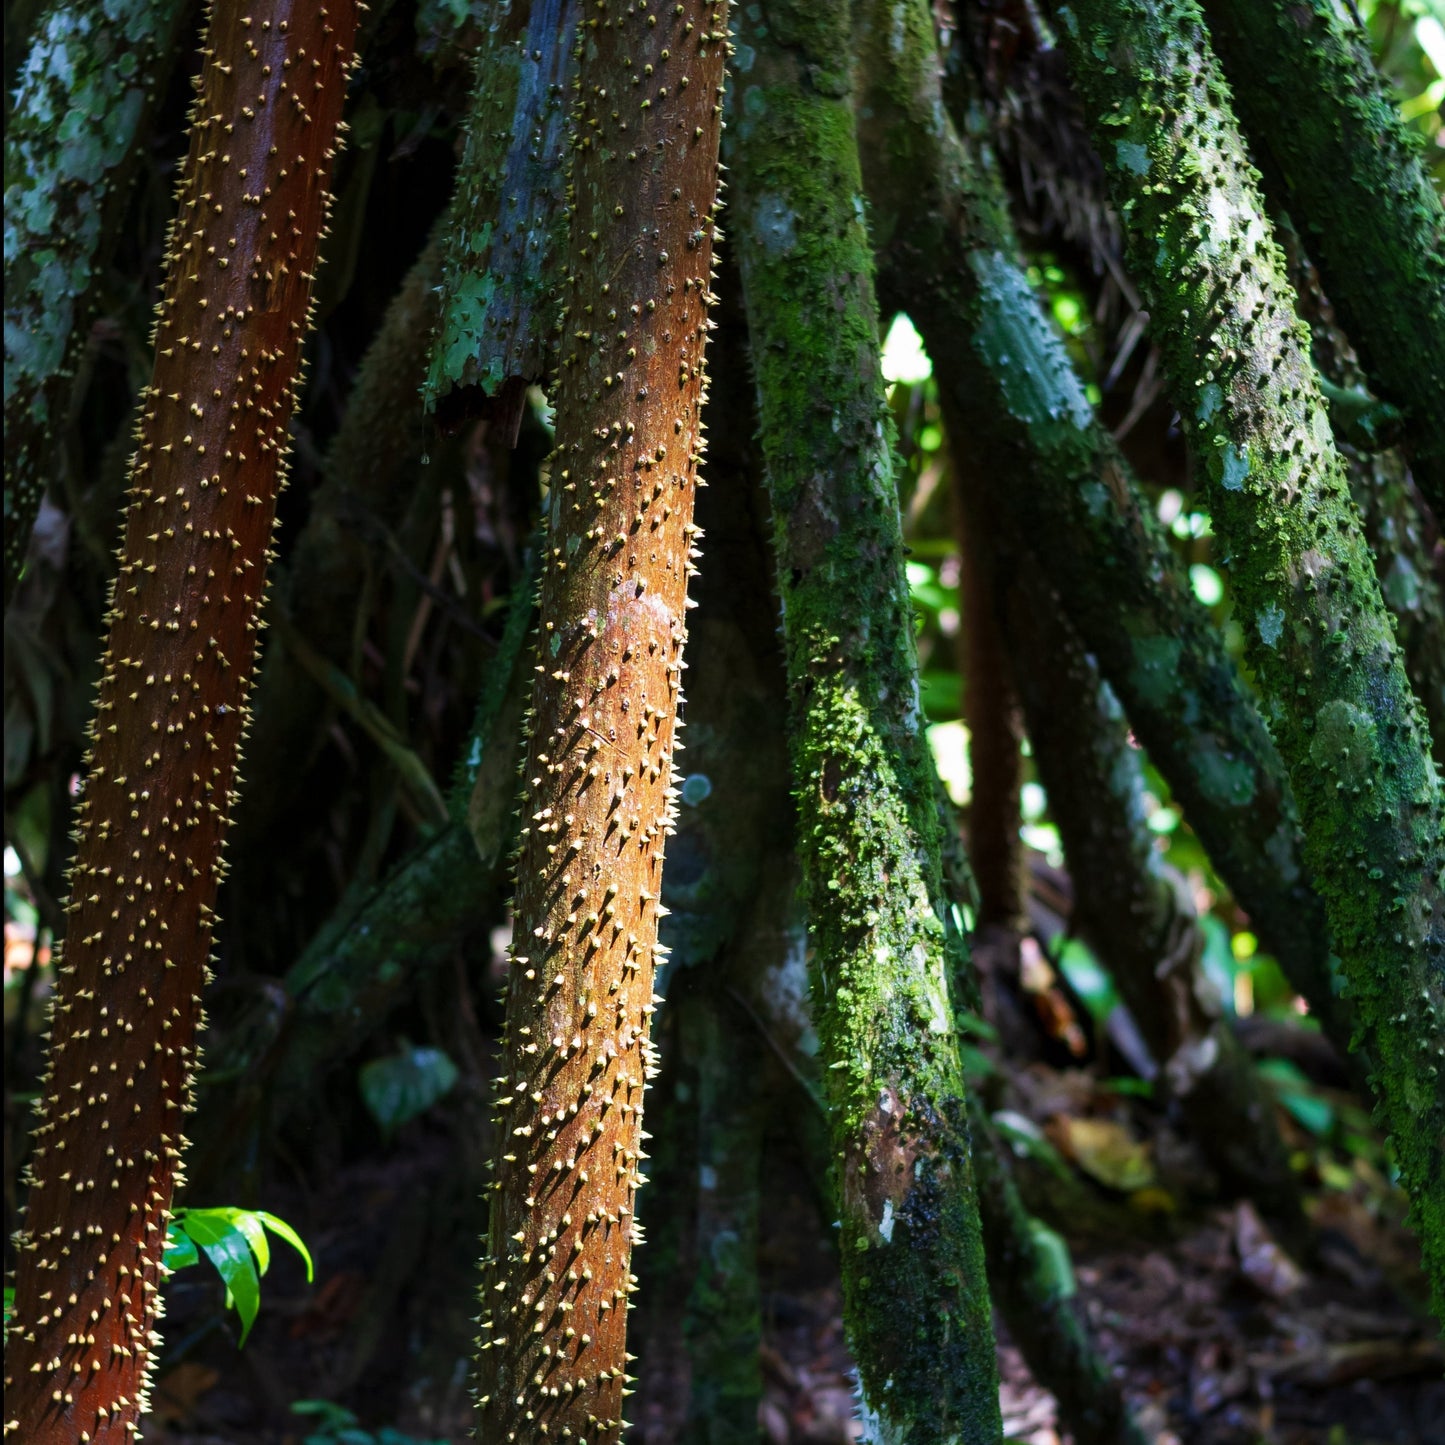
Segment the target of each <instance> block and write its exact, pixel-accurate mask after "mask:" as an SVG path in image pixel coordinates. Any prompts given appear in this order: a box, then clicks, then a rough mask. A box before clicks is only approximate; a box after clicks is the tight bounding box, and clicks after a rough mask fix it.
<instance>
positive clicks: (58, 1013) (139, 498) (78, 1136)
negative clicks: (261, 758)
mask: <svg viewBox="0 0 1445 1445" xmlns="http://www.w3.org/2000/svg"><path fill="white" fill-rule="evenodd" d="M357 8H358V7H357V5H356V3H355V0H332V3H331V4H330V5H329V6H325V7H323V6H321V5H316V4H310V3H302V0H249V3H247V4H246V5H244V6H243V5H241V4H240V3H238V0H217V3H216V4H215V7H214V10H213V13H212V17H211V24H210V30H209V34H208V38H207V42H206V51H205V70H204V74H203V77H202V80H201V86H200V94H199V96H198V97H197V100H196V105H195V109H194V112H193V114H192V122H191V144H190V153H189V155H188V157H187V159H186V163H185V169H184V172H183V176H182V181H181V187H180V194H179V198H178V199H179V205H178V210H177V216H176V220H175V224H174V227H173V230H172V233H171V245H170V252H169V255H168V259H167V273H166V286H165V293H164V297H163V299H162V301H161V304H160V307H159V311H158V319H157V325H156V334H155V346H156V357H155V369H154V371H153V373H152V378H151V385H150V388H149V390H148V392H147V393H146V396H145V398H144V407H143V416H142V420H141V424H140V429H139V435H138V449H137V451H136V455H135V459H134V462H133V464H132V471H131V491H130V499H129V504H128V506H127V509H126V517H125V535H124V541H123V545H122V552H121V563H120V573H119V577H118V579H117V581H116V584H115V593H114V598H113V606H112V609H111V612H110V616H109V619H108V622H109V630H108V635H107V639H106V649H105V655H104V658H103V675H102V679H101V685H100V697H99V701H98V703H97V715H96V722H95V724H94V727H93V730H92V737H93V746H92V751H91V759H90V774H89V778H88V780H87V783H86V789H85V797H84V799H83V801H82V803H81V805H80V809H79V822H78V847H77V853H76V858H75V864H74V869H73V873H72V878H71V882H72V895H73V896H72V899H71V903H70V906H69V912H70V921H69V933H68V938H67V942H66V949H65V960H64V962H63V964H62V965H61V967H60V970H59V981H58V987H57V995H56V1002H55V1011H54V1015H53V1022H52V1027H51V1038H50V1054H49V1064H48V1069H47V1075H46V1081H45V1088H44V1099H43V1104H42V1108H41V1113H40V1117H39V1120H38V1122H37V1124H36V1128H35V1135H34V1150H33V1154H32V1157H31V1163H30V1195H29V1202H28V1206H27V1214H26V1227H25V1230H24V1232H23V1234H22V1235H21V1237H20V1251H19V1265H18V1268H17V1271H16V1281H15V1318H14V1319H13V1320H12V1322H11V1327H10V1332H9V1341H8V1346H7V1349H6V1354H5V1377H6V1378H5V1393H6V1401H5V1433H6V1435H7V1437H10V1436H13V1437H14V1438H15V1439H17V1440H23V1441H25V1442H26V1445H62V1442H64V1445H70V1442H73V1441H76V1440H82V1441H107V1442H120V1441H125V1440H128V1439H129V1438H130V1437H132V1436H133V1435H134V1433H135V1426H136V1421H137V1420H138V1418H139V1416H140V1414H141V1412H142V1410H143V1408H144V1399H145V1392H146V1387H147V1378H148V1374H149V1370H150V1366H151V1362H152V1356H153V1351H154V1345H155V1334H154V1327H155V1324H156V1321H157V1319H158V1318H159V1314H160V1287H161V1279H162V1266H161V1259H162V1252H163V1248H164V1244H165V1236H166V1226H167V1223H168V1221H169V1218H170V1206H171V1200H172V1196H173V1193H174V1190H175V1188H176V1186H177V1184H178V1183H179V1180H180V1167H181V1156H182V1151H183V1149H184V1146H185V1140H184V1138H183V1137H182V1134H181V1127H182V1121H183V1119H184V1116H185V1114H186V1111H187V1109H188V1107H189V1103H190V1091H191V1081H192V1077H193V1075H194V1071H195V1065H196V1047H197V1045H196V1038H197V1033H198V1031H199V1028H200V1025H201V989H202V986H203V984H204V981H205V973H206V959H207V955H208V953H209V951H210V947H211V930H212V921H213V918H214V914H213V912H212V908H213V905H214V902H215V897H216V888H217V883H218V881H219V878H220V875H221V850H222V843H223V840H224V837H225V831H226V826H227V822H228V819H229V816H230V810H231V802H232V799H233V797H234V790H235V785H236V762H237V757H238V754H239V750H240V743H241V734H242V730H243V728H244V725H245V718H246V699H247V693H248V690H249V687H250V679H251V674H252V669H253V664H254V660H255V653H256V628H257V615H258V610H259V607H260V602H261V595H262V589H263V586H264V579H265V574H266V562H267V555H268V547H269V543H270V537H271V527H272V522H273V519H274V514H275V498H276V492H277V489H278V485H279V483H280V480H281V477H282V474H283V471H284V466H285V457H286V453H287V450H288V448H289V445H290V443H289V438H288V435H287V424H288V422H289V420H290V417H291V412H292V408H293V406H294V402H295V395H296V385H297V379H298V376H299V374H300V366H301V343H302V339H303V337H304V335H305V332H306V328H307V320H308V310H309V306H310V294H311V279H312V273H313V271H314V270H315V266H316V257H317V247H318V243H319V240H320V236H321V233H322V228H323V222H324V219H325V213H326V206H327V194H328V191H327V187H328V182H329V178H330V174H331V164H332V158H333V154H334V147H335V144H336V137H337V132H338V129H339V126H340V120H341V109H342V102H343V100H344V97H345V92H346V76H347V71H348V67H349V66H350V64H351V61H352V54H353V45H354V38H355V31H356V17H357Z"/></svg>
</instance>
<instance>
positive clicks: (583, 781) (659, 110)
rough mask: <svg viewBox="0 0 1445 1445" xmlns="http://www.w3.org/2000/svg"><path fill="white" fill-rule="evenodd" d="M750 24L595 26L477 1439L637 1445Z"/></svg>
mask: <svg viewBox="0 0 1445 1445" xmlns="http://www.w3.org/2000/svg"><path fill="white" fill-rule="evenodd" d="M726 28H727V15H726V7H725V5H724V4H722V3H718V4H707V3H699V0H691V3H688V0H682V3H654V4H652V5H650V6H649V5H648V4H645V3H643V0H627V3H619V0H604V3H600V4H597V5H595V6H589V7H588V8H587V11H586V18H585V19H584V22H583V25H582V27H581V51H580V57H579V59H580V65H579V79H578V84H577V89H576V91H575V92H574V106H573V114H572V122H571V147H572V150H571V155H572V164H571V168H570V171H569V176H568V180H569V201H570V203H571V207H572V210H571V216H570V220H569V241H568V253H567V258H566V266H567V274H566V277H565V282H564V291H563V294H564V298H565V305H566V311H565V315H564V319H563V324H562V344H561V348H560V356H559V363H560V364H559V369H558V392H557V450H556V453H555V455H554V457H553V459H552V473H551V491H550V496H549V507H550V518H549V532H548V538H547V544H546V545H547V556H546V566H545V571H544V575H543V580H542V589H541V611H540V629H541V630H540V638H541V644H540V654H539V658H538V671H537V677H536V683H535V688H534V692H533V699H532V703H533V715H532V724H531V742H530V746H529V754H528V762H527V771H526V777H525V782H524V789H525V792H524V798H525V811H524V817H523V825H524V826H523V838H522V843H521V851H520V855H519V859H518V878H517V903H516V912H515V919H516V921H515V942H514V957H513V961H512V974H511V992H510V998H509V1002H508V1008H507V1030H508V1037H507V1046H506V1074H505V1076H504V1078H503V1080H502V1087H501V1088H500V1089H499V1091H498V1092H499V1096H500V1098H499V1104H500V1112H499V1119H498V1135H499V1144H500V1148H499V1152H500V1155H501V1158H500V1161H499V1166H498V1171H497V1184H496V1192H495V1195H494V1197H493V1201H492V1218H491V1240H490V1257H489V1259H488V1260H487V1261H486V1263H485V1266H484V1271H483V1285H482V1338H481V1342H480V1359H479V1407H478V1426H479V1438H480V1439H482V1440H486V1441H488V1442H498V1445H500V1442H503V1441H517V1442H527V1445H533V1442H537V1441H545V1440H586V1441H603V1442H610V1441H616V1440H618V1439H619V1438H620V1436H621V1432H622V1408H623V1405H622V1402H623V1396H624V1394H625V1390H624V1384H625V1369H626V1362H627V1355H626V1353H625V1327H626V1311H627V1304H628V1296H629V1293H630V1292H631V1288H632V1278H631V1275H630V1274H629V1265H630V1262H631V1252H632V1244H633V1242H634V1238H635V1226H634V1221H633V1216H632V1208H633V1201H634V1195H635V1191H636V1187H637V1184H638V1179H639V1175H638V1164H639V1160H640V1159H641V1158H642V1144H643V1139H644V1137H645V1136H644V1135H643V1133H642V1128H641V1123H642V1097H643V1090H644V1088H645V1085H646V1079H647V1076H648V1073H649V1067H650V1059H651V1053H650V1046H649V1043H648V1020H649V1016H650V1014H651V1012H652V981H653V968H654V962H655V958H654V955H655V953H656V948H657V918H658V909H659V902H658V895H659V893H660V891H661V883H662V854H663V839H664V836H665V835H666V834H667V833H668V832H669V831H670V829H671V824H672V817H673V795H672V792H671V784H672V752H673V747H674V744H673V736H674V731H675V728H676V725H677V715H678V708H679V705H680V702H681V682H682V647H683V639H684V636H685V626H684V615H685V613H684V609H685V606H686V591H687V577H688V573H689V572H690V571H691V564H690V561H689V555H690V552H691V548H692V543H693V540H694V537H695V529H694V528H693V525H692V509H693V494H694V489H695V487H696V485H697V464H698V457H699V454H700V452H701V449H702V428H701V423H700V415H699V414H700V408H701V405H702V400H703V390H704V385H703V370H702V368H703V346H704V340H705V337H706V332H707V330H708V328H709V322H708V305H709V303H710V301H711V293H710V280H711V270H712V242H713V209H714V204H715V201H716V193H717V147H718V135H719V130H720V118H721V88H722V78H723V61H724V53H725V50H726V45H727V36H726Z"/></svg>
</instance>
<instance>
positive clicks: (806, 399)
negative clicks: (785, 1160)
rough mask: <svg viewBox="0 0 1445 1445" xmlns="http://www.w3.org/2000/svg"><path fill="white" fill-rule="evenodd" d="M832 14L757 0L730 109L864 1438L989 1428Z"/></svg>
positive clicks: (961, 1113)
mask: <svg viewBox="0 0 1445 1445" xmlns="http://www.w3.org/2000/svg"><path fill="white" fill-rule="evenodd" d="M848 100H849V85H848V35H847V25H846V15H845V14H844V13H843V12H842V11H840V10H839V9H838V7H836V6H833V5H831V4H828V3H813V4H806V5H787V4H777V5H771V4H770V5H765V6H762V7H760V8H757V9H754V8H750V9H748V10H747V11H746V12H745V14H744V15H743V16H742V17H741V18H740V21H739V27H738V36H737V93H736V95H735V97H734V114H735V117H736V119H735V121H734V123H733V125H732V127H731V129H730V130H729V137H730V143H731V144H730V152H729V154H730V157H731V159H730V165H731V168H732V177H733V183H734V187H735V189H734V193H733V194H734V200H735V203H736V205H737V213H738V216H739V221H738V224H737V225H736V227H735V229H734V234H735V235H736V236H737V238H738V242H737V243H738V252H739V258H740V261H741V265H742V274H743V288H744V295H745V299H746V308H747V316H748V327H749V334H750V338H751V343H752V349H753V367H754V375H755V380H756V382H757V386H758V399H759V409H760V415H761V426H762V440H763V451H764V456H765V459H766V463H767V475H768V488H769V492H770V495H771V499H772V503H773V514H774V551H775V554H776V558H777V564H778V576H779V585H780V590H781V593H782V599H783V609H784V630H785V642H786V654H787V668H788V686H789V692H790V700H791V723H790V726H791V750H792V757H793V780H794V787H795V789H796V800H797V806H798V826H799V839H800V852H801V855H802V860H803V869H804V877H805V886H806V895H807V900H808V911H809V919H810V924H811V928H812V934H813V943H814V959H813V967H812V984H813V987H812V994H813V1011H814V1017H815V1019H816V1022H817V1026H818V1032H819V1037H820V1041H821V1049H822V1056H823V1059H824V1060H825V1069H824V1080H825V1088H826V1093H827V1098H828V1103H829V1109H830V1129H831V1137H832V1144H833V1148H834V1151H835V1160H834V1165H835V1171H836V1177H835V1185H836V1188H837V1197H838V1200H839V1206H838V1207H839V1213H840V1216H841V1220H840V1228H841V1235H840V1255H841V1260H842V1270H843V1288H844V1311H845V1323H846V1326H847V1329H848V1334H849V1339H850V1342H851V1345H852V1348H853V1352H854V1356H855V1358H856V1359H857V1361H858V1370H859V1377H860V1386H861V1394H862V1411H863V1419H864V1431H865V1436H866V1437H867V1438H869V1439H873V1440H878V1441H884V1440H902V1439H904V1438H907V1439H909V1440H916V1441H919V1442H923V1441H930V1442H932V1441H937V1442H942V1441H947V1440H957V1441H968V1442H984V1441H994V1440H997V1439H998V1438H999V1435H1000V1433H1001V1432H1000V1423H999V1411H998V1382H997V1375H996V1367H995V1362H994V1344H993V1331H992V1324H991V1320H990V1311H989V1299H988V1285H987V1280H986V1278H985V1274H984V1263H983V1246H982V1239H981V1236H980V1231H979V1222H978V1212H977V1205H976V1202H975V1199H974V1191H973V1178H972V1172H971V1166H970V1162H969V1155H968V1125H967V1121H966V1117H965V1112H966V1106H965V1097H964V1095H965V1090H964V1079H963V1069H962V1065H961V1062H960V1055H959V1049H958V1036H957V1033H956V1030H955V1024H954V1017H953V1009H952V1004H951V1001H950V986H951V977H952V975H953V974H954V973H955V972H956V971H957V970H958V969H960V968H961V967H965V966H966V963H965V962H964V959H963V952H962V951H963V942H962V938H961V936H960V935H959V933H958V932H957V930H956V929H955V928H954V927H953V923H952V914H951V912H950V911H949V910H948V908H947V906H946V903H945V901H944V899H943V895H942V877H941V869H940V861H939V837H938V815H937V809H936V804H935V798H934V771H933V765H932V760H931V759H930V757H929V755H928V751H927V743H926V741H925V739H924V735H923V725H922V724H923V720H922V716H921V712H920V709H919V705H918V662H917V656H916V654H915V651H914V646H913V623H912V608H911V605H910V601H909V596H908V588H907V582H906V578H905V574H904V567H903V553H902V538H901V530H900V520H899V514H898V499H897V491H896V485H895V480H894V466H895V463H894V457H893V451H892V445H891V434H890V429H889V427H888V425H887V422H886V408H885V403H884V389H883V377H882V372H881V367H880V363H879V338H878V312H877V304H876V301H875V299H874V294H873V276H872V257H871V255H870V252H869V248H868V237H867V233H866V231H865V229H864V225H863V202H862V195H861V177H860V174H859V167H858V152H857V147H856V144H855V141H854V136H853V115H852V110H851V107H850V106H849V103H848Z"/></svg>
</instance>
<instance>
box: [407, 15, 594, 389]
mask: <svg viewBox="0 0 1445 1445" xmlns="http://www.w3.org/2000/svg"><path fill="white" fill-rule="evenodd" d="M580 10H581V3H580V0H532V3H531V5H530V6H528V5H526V4H525V3H523V0H504V3H502V4H499V5H497V6H496V7H495V9H494V13H493V14H492V16H491V20H492V23H491V26H490V28H489V29H488V30H487V32H486V34H485V35H484V37H483V39H482V43H481V45H480V46H479V47H478V51H477V61H476V82H475V85H474V88H473V94H472V103H471V109H470V111H469V112H468V115H467V123H466V149H465V151H464V152H463V155H462V161H461V165H460V167H459V169H458V172H457V189H456V194H455V196H454V197H453V200H452V211H451V215H450V218H449V219H450V232H449V235H448V238H447V255H446V274H445V278H444V280H443V284H442V310H441V323H440V326H439V327H438V331H437V335H436V337H435V340H434V345H433V348H432V363H431V368H430V371H429V373H428V375H427V383H426V397H427V404H428V406H435V405H436V403H437V402H438V401H439V400H440V399H441V398H442V397H444V396H445V395H446V394H447V392H449V391H450V390H451V389H452V388H453V387H467V386H479V387H481V388H482V390H483V391H484V392H485V393H486V394H487V395H488V396H496V395H497V393H498V391H499V390H500V388H501V386H502V384H503V382H505V381H507V380H509V379H512V378H524V379H527V380H538V379H540V378H542V377H544V376H546V375H547V373H548V372H549V371H550V370H551V362H552V360H553V359H554V358H555V351H556V344H557V336H556V334H555V332H554V329H553V322H554V320H555V317H556V311H557V304H558V299H559V296H560V292H559V288H558V287H557V284H556V277H557V261H558V256H559V253H560V251H561V249H562V247H563V246H564V245H565V244H566V234H565V233H566V224H567V210H566V204H565V197H564V195H563V185H562V180H563V171H564V161H565V157H566V132H567V125H566V121H567V107H568V101H569V95H570V91H571V89H572V84H573V81H574V78H575V77H576V74H577V57H576V54H575V49H574V47H573V46H572V45H571V44H570V43H567V42H566V41H565V40H564V39H562V38H561V37H565V36H570V35H572V34H574V33H575V31H576V29H577V17H578V14H579V12H580Z"/></svg>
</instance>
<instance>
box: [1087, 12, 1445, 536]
mask: <svg viewBox="0 0 1445 1445" xmlns="http://www.w3.org/2000/svg"><path fill="white" fill-rule="evenodd" d="M1205 9H1206V10H1207V12H1208V16H1209V24H1210V30H1211V35H1212V37H1213V41H1214V44H1215V45H1216V46H1217V47H1218V49H1219V54H1220V58H1221V60H1222V61H1223V62H1224V69H1225V73H1226V75H1227V76H1228V78H1229V81H1230V83H1231V85H1232V86H1233V89H1234V95H1235V104H1236V106H1237V108H1238V110H1239V116H1240V119H1241V120H1242V121H1243V123H1244V125H1245V126H1246V128H1247V130H1248V132H1249V139H1250V143H1251V144H1252V145H1253V146H1254V147H1255V149H1256V150H1260V151H1263V153H1264V155H1265V157H1266V158H1267V160H1268V163H1269V179H1270V180H1271V181H1274V180H1276V179H1277V180H1278V181H1279V182H1280V183H1282V185H1283V188H1284V194H1283V195H1282V196H1280V197H1279V199H1280V200H1281V201H1282V202H1283V203H1284V204H1285V206H1286V207H1287V208H1288V209H1289V212H1290V214H1291V216H1292V217H1293V219H1294V222H1295V224H1296V225H1297V226H1299V227H1300V229H1301V232H1302V233H1303V235H1304V237H1305V242H1306V245H1307V246H1308V247H1309V251H1310V254H1311V256H1313V257H1314V259H1315V261H1316V262H1317V263H1318V265H1319V268H1320V272H1321V274H1322V275H1323V277H1324V282H1325V289H1326V290H1327V291H1328V292H1329V294H1330V297H1331V299H1332V300H1333V301H1334V303H1335V305H1336V307H1338V309H1339V313H1340V319H1341V321H1343V323H1344V326H1345V330H1346V331H1347V332H1348V333H1349V337H1350V340H1351V341H1352V342H1353V343H1354V344H1355V346H1356V348H1357V349H1358V351H1359V353H1360V357H1361V359H1362V360H1363V361H1364V363H1365V369H1366V371H1367V372H1368V373H1369V376H1370V380H1371V382H1372V383H1373V384H1374V386H1375V387H1376V388H1377V389H1378V390H1379V392H1380V394H1381V395H1382V396H1385V397H1387V398H1388V399H1389V400H1391V401H1393V402H1395V403H1396V404H1397V405H1399V406H1400V407H1402V408H1404V410H1405V412H1406V431H1407V436H1408V438H1409V441H1410V443H1411V445H1410V451H1411V454H1412V456H1411V460H1412V462H1413V465H1414V472H1415V479H1416V481H1417V482H1418V483H1419V486H1420V490H1421V491H1422V492H1423V493H1424V494H1425V497H1426V499H1427V500H1428V501H1429V503H1430V505H1431V507H1433V508H1434V511H1435V515H1436V517H1437V518H1439V519H1440V520H1441V521H1442V523H1445V405H1442V398H1445V208H1442V206H1441V203H1440V197H1439V196H1438V194H1437V193H1436V191H1435V188H1434V186H1433V185H1432V184H1431V182H1430V177H1429V176H1428V174H1427V173H1426V171H1425V166H1424V163H1423V160H1422V157H1421V154H1420V150H1419V147H1418V146H1417V145H1416V144H1415V143H1414V138H1413V137H1412V136H1410V135H1409V134H1408V133H1407V131H1406V129H1405V126H1404V123H1403V122H1402V121H1401V119H1400V111H1399V107H1398V106H1397V104H1396V102H1395V98H1394V97H1393V96H1392V95H1391V94H1390V90H1389V87H1388V86H1387V85H1386V84H1385V82H1384V81H1383V80H1382V79H1381V78H1380V74H1379V72H1378V71H1377V70H1376V68H1375V62H1374V57H1373V55H1372V54H1371V51H1370V40H1369V37H1368V35H1366V33H1365V31H1364V28H1363V27H1362V26H1361V24H1360V22H1359V19H1358V18H1357V15H1356V12H1355V9H1354V7H1353V6H1352V5H1343V4H1340V3H1339V0H1208V4H1207V5H1206V6H1205ZM1081 13H1082V12H1081Z"/></svg>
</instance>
